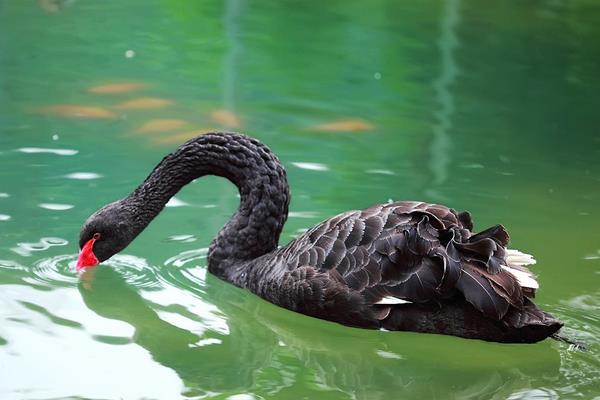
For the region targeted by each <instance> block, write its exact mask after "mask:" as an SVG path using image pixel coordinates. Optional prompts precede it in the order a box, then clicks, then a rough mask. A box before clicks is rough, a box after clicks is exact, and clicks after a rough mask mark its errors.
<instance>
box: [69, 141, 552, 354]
mask: <svg viewBox="0 0 600 400" xmlns="http://www.w3.org/2000/svg"><path fill="white" fill-rule="evenodd" d="M208 174H211V175H218V176H222V177H225V178H227V179H229V180H230V181H231V182H233V183H234V184H235V185H236V186H237V187H238V189H239V191H240V198H241V200H240V206H239V208H238V209H237V211H236V212H235V213H234V215H233V216H232V218H231V219H230V221H229V222H228V223H227V224H226V225H225V226H224V227H223V228H222V229H221V230H220V231H219V233H218V234H217V236H216V237H215V239H214V240H213V241H212V243H211V245H210V248H209V253H208V268H209V271H210V272H211V273H213V274H215V275H217V276H218V277H220V278H222V279H224V280H226V281H228V282H231V283H232V284H234V285H236V286H239V287H242V288H246V289H248V290H250V291H251V292H253V293H255V294H257V295H258V296H260V297H262V298H264V299H266V300H268V301H270V302H272V303H274V304H276V305H279V306H281V307H285V308H287V309H290V310H293V311H296V312H299V313H302V314H306V315H310V316H313V317H317V318H321V319H325V320H329V321H334V322H338V323H341V324H344V325H349V326H355V327H362V328H373V329H386V330H404V331H414V332H425V333H438V334H447V335H454V336H461V337H465V338H473V339H481V340H487V341H496V342H514V343H519V342H526V343H532V342H537V341H540V340H543V339H544V338H546V337H548V336H551V335H553V334H555V333H556V332H557V331H558V330H559V329H560V327H561V326H562V323H561V322H560V321H558V320H557V319H555V318H554V317H552V316H551V315H550V314H548V313H546V312H544V311H541V310H540V309H538V308H537V307H536V306H535V304H534V303H533V302H532V301H531V298H533V296H534V294H535V290H536V289H537V288H538V284H537V281H536V280H535V279H534V277H533V275H532V274H531V272H530V271H529V270H528V269H527V267H526V265H528V264H532V263H534V262H535V260H533V258H532V257H531V256H529V255H527V254H524V253H521V252H518V251H515V250H509V249H507V248H506V246H507V244H508V240H509V236H508V233H507V232H506V230H505V229H504V228H503V227H502V226H501V225H497V226H495V227H492V228H489V229H487V230H484V231H482V232H480V233H474V232H473V231H472V229H473V224H472V221H471V217H470V215H469V213H467V212H461V213H458V212H456V211H455V210H453V209H451V208H448V207H445V206H442V205H436V204H428V203H423V202H414V201H402V202H396V203H390V204H382V205H375V206H372V207H370V208H367V209H364V210H361V211H349V212H345V213H342V214H339V215H337V216H335V217H333V218H330V219H328V220H326V221H323V222H321V223H320V224H318V225H316V226H315V227H313V228H312V229H310V230H308V231H307V232H305V233H304V234H302V235H300V236H298V237H297V238H295V239H294V240H292V241H291V242H290V243H288V244H287V245H285V246H283V247H278V240H279V235H280V233H281V230H282V228H283V225H284V223H285V221H286V218H287V212H288V204H289V199H290V194H289V188H288V184H287V178H286V173H285V170H284V169H283V166H282V165H281V163H280V162H279V160H278V159H277V157H276V156H275V155H274V154H273V153H272V152H271V151H270V150H269V149H268V148H267V147H266V146H265V145H263V144H262V143H260V142H259V141H257V140H256V139H253V138H250V137H247V136H244V135H240V134H234V133H209V134H205V135H202V136H199V137H197V138H195V139H192V140H190V141H188V142H186V143H184V144H183V145H182V146H180V147H179V148H178V149H177V150H175V151H174V152H173V153H171V154H169V155H167V156H166V157H165V158H164V159H163V160H162V161H161V162H160V163H159V164H158V165H157V166H156V167H155V168H154V170H153V171H152V172H151V173H150V175H149V176H148V177H147V178H146V180H145V181H144V182H143V183H142V184H141V185H140V186H138V187H137V188H136V189H135V190H134V191H133V192H132V193H131V194H130V195H129V196H127V197H125V198H123V199H121V200H118V201H116V202H114V203H110V204H108V205H106V206H105V207H103V208H101V209H100V210H98V211H97V212H95V213H94V214H93V215H92V216H90V217H89V218H88V220H87V221H86V222H85V224H84V226H83V228H82V230H81V234H80V248H81V249H82V252H81V253H80V259H79V261H78V267H79V268H86V267H88V266H92V265H95V264H97V263H100V262H102V261H104V260H106V259H108V258H109V257H111V256H112V255H114V254H116V253H117V252H119V251H121V250H123V249H124V248H125V247H126V246H127V245H128V244H129V243H130V242H131V241H132V240H133V239H134V238H135V237H136V236H137V235H138V234H139V233H140V232H141V231H142V230H143V229H144V228H145V227H146V226H147V225H148V224H149V223H150V221H152V219H153V218H154V217H156V215H158V213H159V212H160V211H161V210H162V208H163V207H164V205H165V204H166V203H167V201H168V200H169V199H170V198H171V197H172V196H173V195H175V193H177V191H179V189H180V188H181V187H183V186H184V185H185V184H187V183H188V182H190V181H191V180H193V179H196V178H198V177H201V176H204V175H208ZM90 260H91V261H90Z"/></svg>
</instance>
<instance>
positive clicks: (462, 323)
mask: <svg viewBox="0 0 600 400" xmlns="http://www.w3.org/2000/svg"><path fill="white" fill-rule="evenodd" d="M562 325H563V324H562V323H561V322H560V321H559V320H557V319H556V318H554V317H553V316H552V315H550V314H548V313H546V312H544V311H541V310H540V309H538V308H537V307H536V306H535V304H533V303H532V302H531V301H529V300H526V301H525V304H524V305H523V307H522V308H521V309H520V310H519V309H517V308H515V307H510V309H509V310H508V312H507V314H506V316H505V318H504V319H502V320H496V319H493V318H489V317H486V316H485V315H484V314H482V313H481V312H480V311H479V310H477V309H476V308H475V307H474V306H473V305H471V303H469V302H468V301H466V300H464V299H455V300H445V301H442V302H439V303H428V304H417V303H413V304H401V305H397V306H393V307H392V309H391V310H390V311H389V313H387V314H386V317H385V319H383V320H382V321H381V328H383V329H386V330H393V331H413V332H421V333H437V334H443V335H452V336H459V337H464V338H468V339H480V340H485V341H492V342H502V343H535V342H539V341H541V340H544V339H546V338H547V337H550V336H552V335H554V334H556V332H557V331H558V330H559V329H560V328H561V327H562Z"/></svg>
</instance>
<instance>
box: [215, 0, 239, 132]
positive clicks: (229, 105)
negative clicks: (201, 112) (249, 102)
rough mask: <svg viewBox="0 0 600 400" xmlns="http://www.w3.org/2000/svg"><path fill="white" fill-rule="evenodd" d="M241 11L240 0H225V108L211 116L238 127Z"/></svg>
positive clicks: (225, 123)
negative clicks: (237, 102) (239, 22)
mask: <svg viewBox="0 0 600 400" xmlns="http://www.w3.org/2000/svg"><path fill="white" fill-rule="evenodd" d="M241 13H242V2H241V1H240V0H227V1H226V2H225V16H224V24H225V27H224V28H225V36H226V40H227V52H226V53H225V59H224V61H223V105H224V106H225V110H220V111H219V110H217V111H214V112H213V113H212V114H211V118H212V119H213V120H215V121H216V122H218V123H223V125H225V126H226V127H228V128H238V127H239V126H240V121H239V119H238V118H237V116H236V115H235V103H236V93H235V91H236V88H237V86H238V84H239V83H238V82H237V68H238V64H239V58H240V55H241V52H242V44H241V41H240V34H239V32H238V21H237V20H238V19H239V17H240V14H241ZM219 117H220V118H219Z"/></svg>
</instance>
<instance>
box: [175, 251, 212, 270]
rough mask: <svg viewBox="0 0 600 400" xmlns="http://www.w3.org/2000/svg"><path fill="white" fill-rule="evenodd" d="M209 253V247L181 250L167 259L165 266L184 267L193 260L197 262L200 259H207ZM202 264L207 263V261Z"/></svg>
mask: <svg viewBox="0 0 600 400" xmlns="http://www.w3.org/2000/svg"><path fill="white" fill-rule="evenodd" d="M207 254H208V248H206V247H205V248H201V249H194V250H188V251H184V252H181V253H179V254H177V255H176V256H173V257H171V258H169V259H167V260H166V261H165V262H164V265H165V266H169V265H173V266H175V267H183V266H184V265H186V264H187V263H190V262H192V261H195V262H197V261H198V260H206V255H207ZM202 264H206V262H205V261H203V262H202Z"/></svg>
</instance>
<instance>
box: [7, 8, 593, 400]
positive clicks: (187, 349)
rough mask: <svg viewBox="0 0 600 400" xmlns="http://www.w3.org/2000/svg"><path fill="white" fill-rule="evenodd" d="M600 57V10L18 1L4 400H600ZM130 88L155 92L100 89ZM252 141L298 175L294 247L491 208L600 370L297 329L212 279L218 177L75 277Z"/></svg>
mask: <svg viewBox="0 0 600 400" xmlns="http://www.w3.org/2000/svg"><path fill="white" fill-rule="evenodd" d="M599 43H600V5H599V4H598V2H597V1H594V0H572V1H569V2H560V1H529V2H518V1H511V2H506V1H497V2H480V1H475V0H468V1H465V0H447V1H419V2H409V1H406V2H400V1H369V2H361V1H355V2H348V1H328V2H324V1H321V2H311V3H309V2H291V1H288V2H266V1H261V2H246V1H235V0H231V1H226V2H217V1H214V2H192V1H184V0H170V1H169V0H162V1H160V0H153V1H148V0H144V1H141V0H137V1H83V0H79V1H75V0H65V1H60V0H57V1H53V0H46V1H39V2H36V1H25V0H3V1H0V398H2V399H57V398H86V399H120V398H124V399H142V398H144V399H177V398H213V397H214V398H221V399H227V398H229V399H236V400H240V399H270V398H281V399H413V398H414V399H490V398H493V399H507V398H510V399H529V398H535V399H555V398H565V399H575V398H581V399H594V398H596V399H598V398H600V380H599V379H598V376H600V350H599V348H600V347H599V346H600V342H599V341H598V337H599V335H600V317H599V315H600V313H599V311H600V285H599V283H600V235H599V234H598V226H599V222H600V219H599V218H600V217H599V216H600V189H599V187H600V161H599V160H600V133H599V130H598V126H599V124H598V122H599V120H598V109H599V108H600V46H598V44H599ZM115 82H116V83H123V82H134V83H138V84H143V85H144V86H143V87H139V88H137V89H136V90H131V91H129V92H126V93H112V94H110V93H109V94H97V93H91V92H90V91H89V88H91V87H94V86H96V85H103V84H108V83H115ZM148 97H152V98H158V99H162V100H161V101H162V103H160V104H161V105H160V106H157V108H152V109H150V108H147V107H148V106H149V105H148V103H149V101H148V100H143V101H142V103H144V104H143V105H144V106H145V107H146V108H143V109H131V108H128V107H127V106H125V107H123V104H122V103H124V102H127V101H131V100H135V99H139V98H148ZM167 100H168V101H167ZM169 101H170V102H169ZM155 102H156V101H155ZM138 103H139V102H138ZM56 105H70V106H73V105H76V106H78V107H83V106H86V107H96V108H95V109H93V110H95V111H93V112H92V111H90V109H87V113H88V115H89V114H90V113H91V114H92V115H89V117H88V118H82V117H79V118H77V117H74V116H73V115H64V114H73V111H72V110H73V109H71V111H70V112H65V111H64V108H63V109H62V110H63V111H62V112H59V111H57V109H56V108H54V109H51V108H48V107H52V106H56ZM119 105H121V106H119ZM49 110H50V111H49ZM52 110H53V111H52ZM78 110H79V111H78V112H79V113H81V109H80V108H79V109H78ZM215 110H228V112H229V113H225V114H226V116H225V118H224V117H223V116H222V114H223V112H222V111H221V113H220V114H221V117H219V116H218V115H217V116H215V114H219V112H216V113H215ZM59 114H62V115H59ZM101 115H104V116H107V115H108V116H110V118H100V116H101ZM236 117H237V119H239V121H238V120H236ZM156 119H177V120H181V121H179V122H176V123H173V122H172V121H171V124H172V125H170V127H169V126H168V123H165V122H164V121H162V122H160V121H159V122H156V121H155V122H154V127H155V128H156V126H157V125H161V126H160V127H159V128H156V129H155V130H156V131H155V132H153V130H154V129H151V128H148V125H146V128H142V127H143V126H144V124H147V123H148V122H149V121H151V120H156ZM348 119H353V120H356V119H359V120H360V121H361V123H362V128H361V127H360V126H359V127H357V126H354V128H356V130H357V131H354V132H346V131H344V129H341V130H342V131H336V132H328V131H323V129H321V131H319V130H318V129H315V128H314V127H315V125H319V124H326V123H331V122H334V121H343V120H348ZM354 124H355V125H356V122H355V123H354ZM174 125H178V126H177V127H174ZM150 126H152V125H150ZM227 126H229V127H230V128H229V129H234V128H235V126H238V127H237V128H235V129H236V130H241V131H243V132H246V133H248V134H251V135H253V136H256V137H257V138H259V139H261V140H262V141H264V142H265V143H267V144H268V145H269V146H270V147H271V148H272V149H273V150H274V151H275V152H276V153H277V154H278V155H279V157H280V158H281V160H282V161H283V163H284V164H285V166H286V168H287V171H288V174H289V180H290V184H291V186H292V194H293V201H292V204H291V211H292V214H291V216H290V218H289V221H288V224H287V226H286V228H285V231H284V233H283V235H282V242H287V241H288V240H289V239H290V238H291V237H293V236H294V235H295V234H297V233H298V232H300V231H301V230H302V229H305V228H308V227H310V226H311V225H313V224H315V223H317V222H319V221H320V220H322V219H324V218H327V217H329V216H331V215H334V214H335V213H338V212H341V211H344V210H347V209H355V208H363V207H366V206H369V205H371V204H373V203H377V202H385V201H387V200H388V199H390V198H391V199H394V200H400V199H415V200H416V199H419V200H425V201H431V202H441V203H445V204H447V205H449V206H452V207H455V208H459V209H468V210H470V211H471V212H472V214H473V216H474V218H475V221H476V228H485V227H487V226H489V225H492V224H496V223H498V222H502V223H503V224H504V225H505V226H506V227H507V228H508V230H509V231H510V233H511V237H512V246H514V247H516V248H518V249H521V250H524V251H527V252H530V253H533V254H534V255H535V257H536V258H537V260H538V265H537V266H536V267H535V271H536V273H537V274H538V276H539V281H540V284H541V289H540V290H539V292H538V296H537V303H538V304H539V305H540V306H542V307H543V308H544V309H546V310H548V311H550V312H552V313H553V314H555V315H556V316H558V317H560V318H561V319H562V320H564V321H565V323H566V328H565V329H564V332H565V333H566V334H569V335H570V336H573V337H576V338H578V339H579V340H582V341H584V342H586V343H587V344H588V345H589V346H590V350H589V351H588V352H579V351H570V350H569V348H568V346H567V345H564V344H561V343H557V342H554V341H550V340H547V341H544V342H542V343H538V344H535V345H502V344H496V343H485V342H479V341H468V340H463V339H459V338H452V337H443V336H435V335H418V334H411V333H394V332H378V331H365V330H358V329H351V328H345V327H342V326H339V325H336V324H331V323H327V322H323V321H319V320H315V319H311V318H308V317H305V316H301V315H297V314H294V313H291V312H288V311H286V310H283V309H279V308H277V307H275V306H272V305H270V304H268V303H266V302H264V301H262V300H260V299H259V298H257V297H255V296H253V295H251V294H250V293H248V292H245V291H242V290H239V289H237V288H234V287H232V286H231V285H228V284H226V283H224V282H221V281H219V280H218V279H216V278H214V277H212V276H211V275H209V274H207V272H206V267H205V265H206V258H205V257H206V250H205V249H206V247H207V246H208V244H209V242H210V240H211V237H212V235H214V234H215V233H216V231H217V230H218V229H219V227H220V226H222V224H224V223H225V222H226V220H227V218H228V216H229V215H231V213H232V212H233V210H234V209H235V207H236V205H237V202H238V199H237V197H236V194H237V193H236V190H235V188H234V187H232V186H231V185H230V184H229V183H228V182H227V181H224V180H221V179H217V178H206V179H202V180H200V181H198V182H195V183H193V184H191V185H190V186H189V187H186V188H185V189H184V190H183V191H182V192H180V193H179V194H178V195H177V199H178V200H179V202H178V203H176V204H175V205H178V206H177V207H169V208H167V209H165V211H164V212H163V213H162V214H161V215H160V216H159V217H158V218H157V220H156V221H155V222H154V223H153V224H152V225H151V226H150V227H149V228H148V229H147V230H146V231H145V232H144V233H143V234H142V235H140V237H139V238H138V239H137V240H136V241H135V242H134V243H133V244H132V245H131V246H130V247H128V248H127V249H126V251H125V252H124V253H123V254H122V255H120V256H118V257H115V258H114V259H113V260H112V261H110V262H107V263H106V265H103V266H101V267H99V268H97V269H95V270H92V271H91V272H89V273H86V274H84V275H82V276H78V275H77V274H76V273H75V272H74V271H73V266H74V260H75V258H76V254H77V250H78V249H77V239H78V231H79V228H80V226H81V224H82V222H83V221H84V220H85V218H87V216H88V215H89V214H90V213H91V212H93V211H94V210H95V209H97V208H98V207H100V206H101V205H103V204H105V203H106V202H109V201H112V200H114V199H117V198H119V197H122V196H124V195H125V194H127V193H128V191H130V190H131V189H132V188H133V187H134V186H135V185H136V184H137V183H138V182H139V181H140V180H141V179H143V178H144V177H145V175H146V174H147V173H148V171H149V170H150V169H151V168H152V167H153V165H154V164H155V163H156V162H157V161H158V160H160V158H161V157H162V156H163V155H164V154H165V153H166V152H168V151H170V150H171V149H173V148H175V147H176V146H177V142H178V141H179V142H181V141H183V140H184V139H180V140H179V139H178V138H179V137H182V135H181V134H182V133H183V132H190V131H193V130H194V129H206V128H214V129H224V128H227ZM231 127H234V128H231ZM369 127H370V128H371V129H366V128H369ZM140 131H142V132H140ZM144 131H146V132H144ZM176 135H180V136H176ZM48 149H50V150H52V151H53V152H48ZM57 150H58V151H57ZM82 173H85V174H82Z"/></svg>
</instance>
